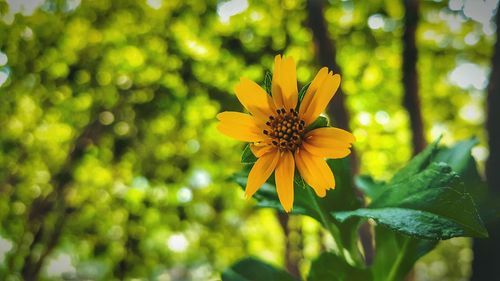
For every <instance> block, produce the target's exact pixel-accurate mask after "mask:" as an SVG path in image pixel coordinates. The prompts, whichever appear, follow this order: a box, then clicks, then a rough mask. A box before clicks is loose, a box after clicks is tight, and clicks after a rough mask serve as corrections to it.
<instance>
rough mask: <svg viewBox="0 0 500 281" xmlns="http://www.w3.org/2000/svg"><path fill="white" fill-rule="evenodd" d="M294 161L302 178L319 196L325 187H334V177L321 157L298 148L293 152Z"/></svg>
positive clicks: (324, 192) (323, 193) (324, 190)
mask: <svg viewBox="0 0 500 281" xmlns="http://www.w3.org/2000/svg"><path fill="white" fill-rule="evenodd" d="M295 163H296V165H297V169H298V170H299V173H300V175H301V176H302V178H303V179H304V180H305V181H306V183H307V184H309V185H310V186H311V187H312V188H313V189H314V191H315V192H316V195H318V196H319V197H324V196H325V195H326V190H327V189H332V188H335V178H334V176H333V173H332V171H331V170H330V167H328V165H327V164H326V161H325V160H324V159H323V158H321V157H316V156H314V155H312V154H311V153H309V152H308V151H307V150H304V149H300V150H297V151H296V152H295Z"/></svg>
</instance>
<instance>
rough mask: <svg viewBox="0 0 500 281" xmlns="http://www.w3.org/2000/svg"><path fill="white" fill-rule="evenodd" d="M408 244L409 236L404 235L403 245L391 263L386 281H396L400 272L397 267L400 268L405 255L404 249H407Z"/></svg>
mask: <svg viewBox="0 0 500 281" xmlns="http://www.w3.org/2000/svg"><path fill="white" fill-rule="evenodd" d="M409 245H410V238H408V237H406V238H405V240H404V242H403V247H402V248H401V251H399V254H398V256H397V258H396V261H395V262H394V264H393V265H392V268H391V271H390V272H389V276H388V278H387V281H398V279H397V278H398V277H399V276H398V274H399V273H400V272H399V269H400V268H401V263H402V262H403V259H404V258H405V256H406V251H407V250H408V246H409Z"/></svg>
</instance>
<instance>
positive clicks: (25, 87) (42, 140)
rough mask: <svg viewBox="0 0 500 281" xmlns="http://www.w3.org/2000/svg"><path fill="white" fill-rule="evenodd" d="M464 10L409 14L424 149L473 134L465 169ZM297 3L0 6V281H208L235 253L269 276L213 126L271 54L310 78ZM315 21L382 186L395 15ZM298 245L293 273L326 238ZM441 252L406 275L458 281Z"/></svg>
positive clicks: (273, 242)
mask: <svg viewBox="0 0 500 281" xmlns="http://www.w3.org/2000/svg"><path fill="white" fill-rule="evenodd" d="M468 2H474V1H449V2H448V1H439V0H436V1H423V0H422V3H421V15H422V16H421V21H420V23H419V29H418V42H417V44H418V48H419V65H418V68H419V73H420V90H421V91H420V93H421V99H422V103H423V104H422V112H423V116H424V121H425V126H426V134H427V137H428V139H429V140H430V139H435V138H436V137H437V136H438V135H440V134H442V133H444V139H443V142H444V143H445V144H446V143H452V142H454V141H455V140H457V139H464V138H467V137H469V136H471V135H476V136H477V137H478V138H479V140H480V144H479V145H478V146H476V147H475V148H474V149H473V155H474V156H475V157H476V159H477V160H478V161H479V164H480V166H481V165H482V163H483V162H484V160H485V158H486V157H487V154H488V149H487V147H486V143H485V134H484V130H483V123H484V110H483V108H484V100H485V87H486V85H487V77H488V70H489V68H488V67H489V62H490V56H491V46H492V44H493V42H494V39H495V38H494V37H493V30H494V28H495V27H494V25H493V24H492V23H490V18H488V17H484V18H478V17H477V16H475V15H474V13H471V12H470V11H469V12H468V10H467V5H468V4H467V3H468ZM490 2H492V3H493V4H496V3H494V2H495V1H490ZM231 3H233V4H231ZM245 3H246V4H245ZM305 5H306V3H305V1H304V0H283V1H281V0H272V1H249V2H247V1H215V0H211V1H172V0H164V1H162V0H148V1H147V2H146V1H131V0H130V1H129V0H123V1H111V0H84V1H78V0H68V1H64V0H46V1H43V0H39V1H29V0H26V1H16V0H10V1H5V0H0V222H1V227H0V279H2V280H20V278H21V274H22V272H23V270H26V263H27V260H28V259H30V260H33V261H35V264H36V261H37V260H39V259H40V258H43V259H44V262H43V264H41V266H42V268H41V274H40V276H41V278H42V280H57V279H60V278H61V276H62V278H66V279H77V280H81V279H97V280H113V279H117V280H118V279H130V278H141V279H144V280H146V279H152V280H206V279H216V278H218V276H219V273H220V271H221V270H222V269H224V268H226V267H227V266H228V265H229V264H232V263H233V262H235V261H237V260H239V259H241V258H242V257H245V256H249V255H253V256H258V257H259V258H262V259H264V260H267V261H269V262H271V263H274V264H278V265H279V264H282V263H283V250H284V237H283V233H282V230H281V229H280V227H279V224H278V222H277V220H276V219H275V214H274V213H273V212H272V211H269V210H259V211H256V209H255V208H254V205H255V203H254V202H253V201H251V200H249V201H245V200H243V196H242V194H243V193H242V192H241V190H240V188H238V187H237V185H236V184H235V183H231V182H230V181H229V180H228V177H229V176H230V175H231V174H233V173H234V172H235V171H236V170H238V169H239V168H240V164H239V157H240V151H241V148H242V147H241V144H239V143H238V142H235V141H232V140H229V139H228V138H226V137H224V136H222V135H220V134H219V133H218V132H217V131H216V130H215V126H214V125H215V114H216V113H217V112H219V111H221V110H241V107H240V105H239V104H238V103H237V101H236V98H235V97H234V93H233V90H232V89H233V87H234V85H235V84H236V83H237V81H238V80H239V77H240V76H245V77H248V78H250V79H252V80H255V81H262V80H263V79H264V73H265V71H266V70H267V69H270V68H271V65H272V59H273V57H274V55H276V54H277V53H285V54H287V55H291V56H293V57H294V58H295V59H296V61H297V66H298V68H297V74H298V76H299V83H300V84H301V85H304V83H306V82H308V81H310V80H311V79H312V77H313V75H314V74H315V71H316V70H317V69H318V68H319V65H317V63H316V62H315V46H314V42H313V40H312V35H311V32H310V30H309V29H308V28H307V18H306V16H307V13H306V12H305ZM485 5H486V4H485ZM325 8H326V9H325V17H326V19H327V22H328V25H329V32H330V33H331V36H332V38H334V39H335V40H336V45H337V49H338V54H337V55H338V57H337V60H338V63H339V64H340V66H341V68H342V70H343V79H342V81H343V82H342V83H343V87H344V90H345V94H346V95H347V107H348V110H349V112H350V115H351V121H350V124H351V128H352V131H353V133H354V134H355V136H356V138H357V143H356V144H355V147H356V149H357V151H358V152H359V153H358V155H359V157H360V163H361V173H370V174H372V175H375V177H376V178H378V179H388V178H390V177H391V176H392V175H393V174H394V172H395V171H396V169H397V168H399V167H401V166H402V165H403V163H404V162H406V161H407V160H408V159H409V158H410V154H411V147H410V143H411V142H410V139H409V138H410V130H411V129H410V128H409V122H408V118H407V115H406V111H405V109H404V108H403V107H402V106H401V96H402V88H401V85H400V84H401V83H400V80H401V67H400V64H401V57H400V53H401V35H402V30H403V29H402V23H403V21H402V20H403V16H404V12H403V9H402V5H400V4H398V3H397V2H395V1H389V0H385V1H384V0H378V1H363V2H359V1H351V0H347V1H329V2H328V3H327V5H326V7H325ZM491 10H493V8H491ZM333 102H335V99H334V101H333ZM77 140H78V141H80V142H81V144H82V145H80V147H82V148H83V150H82V151H79V152H81V153H80V154H77V155H76V154H75V153H73V152H72V147H73V146H74V143H75V141H77ZM47 202H48V203H47ZM46 204H48V206H51V207H50V208H46V206H47V205H46ZM294 219H295V218H294ZM292 229H293V220H292ZM300 232H301V236H299V237H297V233H298V232H292V236H291V238H292V239H297V240H302V241H301V242H300V243H302V248H303V251H302V253H299V257H301V258H300V260H301V263H300V265H301V269H302V270H303V271H306V270H307V269H308V268H309V266H310V263H311V258H312V257H314V256H316V255H317V253H318V252H319V251H320V249H323V248H325V247H327V248H328V247H331V241H329V240H328V237H327V236H325V235H324V234H323V233H322V232H321V230H320V227H319V225H318V224H317V223H316V222H314V221H312V220H311V219H308V218H300ZM293 235H295V236H293ZM54 238H57V239H56V241H54V240H55V239H54ZM454 241H455V240H451V241H450V242H448V243H447V244H446V243H445V244H444V245H441V246H440V248H439V250H438V251H437V252H433V253H432V255H429V256H428V257H426V259H427V261H424V262H422V263H420V264H418V265H417V271H416V277H417V279H418V278H421V280H461V279H463V278H465V277H466V276H468V274H469V273H470V270H468V268H469V264H470V256H471V255H470V249H469V246H468V241H467V240H464V239H461V240H457V241H460V242H454ZM51 242H52V244H51ZM458 253H460V255H458ZM44 255H47V256H44ZM456 256H459V257H460V258H458V259H456V258H455V257H456ZM457 268H460V270H456V269H457Z"/></svg>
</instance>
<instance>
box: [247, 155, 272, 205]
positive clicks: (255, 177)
mask: <svg viewBox="0 0 500 281" xmlns="http://www.w3.org/2000/svg"><path fill="white" fill-rule="evenodd" d="M279 158H280V154H279V152H278V150H274V151H271V152H269V153H266V154H264V155H262V157H260V158H259V159H257V162H255V164H254V165H253V167H252V170H251V171H250V174H248V181H247V186H246V188H245V197H246V198H250V197H252V195H254V193H255V192H256V191H257V190H258V189H259V188H260V187H261V186H262V185H263V184H264V183H265V182H266V180H267V179H268V178H269V176H271V174H272V173H273V171H274V168H276V165H277V164H278V160H279Z"/></svg>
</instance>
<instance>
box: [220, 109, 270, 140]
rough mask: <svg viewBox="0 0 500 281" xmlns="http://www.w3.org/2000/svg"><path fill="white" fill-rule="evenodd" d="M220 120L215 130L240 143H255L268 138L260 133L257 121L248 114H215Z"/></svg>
mask: <svg viewBox="0 0 500 281" xmlns="http://www.w3.org/2000/svg"><path fill="white" fill-rule="evenodd" d="M217 119H219V120H220V122H219V124H218V125H217V129H218V130H219V131H220V132H221V133H223V134H225V135H227V136H229V137H232V138H234V139H237V140H240V141H248V142H257V141H262V140H265V139H267V138H268V137H267V136H266V135H264V133H263V132H262V131H263V130H262V128H260V127H259V125H258V124H259V123H258V122H257V120H256V119H255V118H254V117H253V116H251V115H248V114H245V113H241V112H233V111H225V112H221V113H219V114H217Z"/></svg>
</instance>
